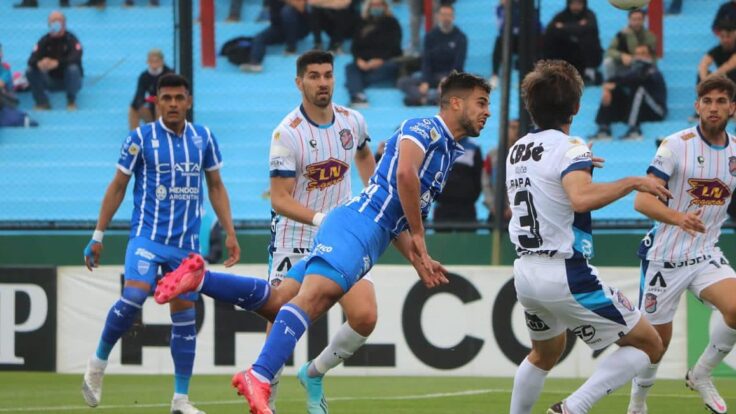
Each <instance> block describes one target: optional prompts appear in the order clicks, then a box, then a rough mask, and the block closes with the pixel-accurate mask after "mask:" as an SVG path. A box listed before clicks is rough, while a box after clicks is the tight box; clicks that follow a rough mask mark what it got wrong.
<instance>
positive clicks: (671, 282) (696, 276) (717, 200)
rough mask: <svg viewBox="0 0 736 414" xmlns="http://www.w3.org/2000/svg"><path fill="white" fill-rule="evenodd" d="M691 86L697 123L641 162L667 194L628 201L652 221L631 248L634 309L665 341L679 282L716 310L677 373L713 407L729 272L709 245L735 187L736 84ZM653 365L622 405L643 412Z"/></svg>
mask: <svg viewBox="0 0 736 414" xmlns="http://www.w3.org/2000/svg"><path fill="white" fill-rule="evenodd" d="M697 94H698V99H697V101H696V102H695V109H696V111H697V112H698V114H700V121H699V124H698V126H696V127H694V128H688V129H686V130H683V131H680V132H677V133H675V134H672V135H670V136H669V137H667V139H665V140H664V141H663V142H662V144H661V145H660V147H659V149H658V150H657V154H656V156H655V157H654V160H653V161H652V164H651V165H650V167H649V169H648V170H647V172H648V173H649V175H650V176H652V177H653V178H655V179H657V180H658V181H660V183H662V184H666V185H667V186H668V187H669V188H670V189H671V191H672V194H673V199H672V200H670V202H669V203H668V204H663V203H661V202H659V200H656V199H654V198H652V197H648V196H646V195H645V194H639V195H638V196H637V197H636V201H635V207H636V209H637V210H638V211H639V212H641V213H643V214H645V215H646V216H648V217H650V218H652V219H654V220H656V221H657V222H658V224H657V225H656V226H655V227H654V228H653V229H652V230H651V231H650V232H649V233H648V234H647V236H646V237H645V239H644V240H643V241H642V245H641V248H640V249H639V254H640V256H641V258H642V262H641V273H642V280H641V288H640V293H639V309H640V310H641V311H642V312H643V314H644V315H645V316H646V318H647V319H649V321H651V322H652V324H654V327H655V329H657V331H658V332H659V334H660V336H661V337H662V341H663V343H664V346H665V349H666V348H667V346H668V345H669V342H670V339H671V338H672V319H673V317H674V314H675V311H676V310H677V305H678V303H679V302H680V297H681V296H682V294H683V293H684V292H685V290H689V291H691V292H692V293H693V294H694V295H695V296H696V297H698V298H699V299H700V300H701V301H705V302H707V303H709V304H711V305H713V307H715V308H716V309H717V310H718V311H719V312H720V315H715V316H714V318H713V319H714V324H713V325H714V326H713V327H712V328H713V329H712V330H711V333H710V343H709V344H708V347H707V348H706V350H705V352H704V353H703V355H701V357H700V359H699V360H698V362H697V364H696V365H695V367H693V368H692V369H691V370H689V371H688V372H687V374H686V376H685V380H686V385H687V386H688V387H689V388H691V389H693V390H696V391H698V392H699V393H700V395H701V397H702V398H703V401H704V402H705V405H706V407H707V408H708V409H709V410H710V411H712V412H714V413H719V414H720V413H725V412H726V410H727V407H726V403H725V401H723V398H721V396H720V395H719V394H718V391H717V390H716V388H715V386H714V385H713V382H712V379H711V373H712V371H713V368H715V367H716V366H717V365H718V364H719V363H720V362H721V361H722V360H723V358H725V357H726V355H727V354H728V353H729V352H730V351H731V350H732V349H733V347H734V343H736V301H734V298H735V297H736V273H734V270H733V269H732V268H731V266H730V265H729V263H728V260H726V258H725V257H724V256H723V253H722V252H721V250H720V249H719V248H718V246H716V244H717V243H718V237H719V235H720V234H721V226H722V225H723V222H724V221H725V220H726V217H727V216H726V209H727V208H728V204H729V201H730V200H731V196H732V194H733V192H734V190H735V189H736V137H734V136H730V135H729V134H728V133H727V132H726V125H727V124H728V120H729V119H730V118H731V117H732V116H733V114H734V111H735V110H736V104H735V103H734V101H733V100H734V95H735V94H736V85H734V83H733V82H732V81H731V80H729V79H728V78H727V77H725V76H722V75H714V76H712V77H709V78H706V79H705V80H704V81H702V82H701V83H700V84H699V85H698V87H697ZM656 373H657V366H656V365H652V366H651V367H650V368H649V369H648V370H646V371H645V372H643V373H641V374H640V375H639V376H637V377H636V378H635V379H634V381H633V383H632V389H631V400H630V403H629V410H628V412H629V413H632V414H642V413H646V412H647V405H646V395H647V392H648V391H649V389H650V388H651V386H652V385H653V384H654V379H655V377H656Z"/></svg>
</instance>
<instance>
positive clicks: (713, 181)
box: [687, 178, 731, 206]
mask: <svg viewBox="0 0 736 414" xmlns="http://www.w3.org/2000/svg"><path fill="white" fill-rule="evenodd" d="M687 182H688V184H690V189H689V190H687V192H688V194H690V196H691V197H692V198H693V199H692V200H690V205H691V206H692V205H696V206H722V205H724V204H726V200H727V199H728V198H729V197H730V196H731V189H729V187H728V186H727V185H726V184H724V183H723V181H721V180H719V179H718V178H690V179H688V180H687Z"/></svg>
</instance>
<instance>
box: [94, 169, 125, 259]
mask: <svg viewBox="0 0 736 414" xmlns="http://www.w3.org/2000/svg"><path fill="white" fill-rule="evenodd" d="M129 182H130V176H129V175H127V174H125V173H123V172H122V171H120V170H116V171H115V177H113V179H112V181H111V182H110V185H108V186H107V190H106V191H105V197H104V198H103V199H102V206H101V207H100V215H99V217H98V218H97V225H96V226H95V233H97V232H100V233H102V232H104V231H105V229H107V226H108V224H110V220H112V216H114V215H115V212H116V211H118V208H119V207H120V203H122V202H123V199H124V198H125V190H126V189H127V188H128V183H129ZM89 247H90V250H91V251H92V258H90V257H89V256H87V255H85V256H84V264H85V265H86V266H87V269H89V270H90V271H92V268H93V267H97V266H99V264H100V255H101V254H102V248H103V245H102V240H101V239H100V240H99V241H98V242H97V243H92V244H90V246H89Z"/></svg>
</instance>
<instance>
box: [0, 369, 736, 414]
mask: <svg viewBox="0 0 736 414" xmlns="http://www.w3.org/2000/svg"><path fill="white" fill-rule="evenodd" d="M81 381H82V376H81V375H60V374H46V373H25V372H24V373H12V372H0V413H3V414H4V413H59V414H76V413H87V414H92V413H96V412H100V413H133V414H147V413H168V412H169V411H168V409H169V402H170V398H171V393H172V381H173V380H172V377H171V376H164V375H109V376H107V377H105V387H104V391H103V401H102V404H101V405H100V406H99V407H97V408H96V409H94V410H92V409H90V408H88V407H87V406H85V405H84V401H83V400H82V396H81V394H80V384H81ZM281 381H282V382H281V387H280V389H279V404H278V412H279V414H290V413H304V412H306V409H305V408H304V407H305V406H304V394H303V392H302V389H301V387H300V386H299V384H298V383H297V381H296V379H295V378H294V377H286V378H282V380H281ZM581 383H582V380H560V379H551V380H548V381H547V383H546V384H545V389H544V393H543V394H542V397H541V398H540V400H539V403H538V404H537V406H536V407H535V409H534V411H533V412H534V413H540V414H541V413H544V412H545V411H546V409H547V407H548V406H549V405H550V404H552V403H554V402H556V401H559V400H560V399H562V398H564V397H565V396H566V395H568V394H569V393H570V392H571V391H572V390H574V389H575V388H576V387H577V386H578V385H580V384H581ZM511 385H512V380H511V379H507V378H503V379H499V378H455V377H337V376H333V377H329V378H327V379H326V383H325V387H326V392H327V397H328V401H329V403H330V412H331V413H333V414H341V413H345V414H364V413H365V414H367V413H371V414H375V413H407V414H408V413H412V414H413V413H422V414H431V413H437V414H439V413H442V414H448V413H462V414H474V413H477V414H480V413H483V414H501V413H508V405H509V399H510V395H511ZM716 385H717V386H718V388H719V390H720V391H721V394H722V395H723V397H724V398H725V399H726V402H727V403H728V404H729V405H730V406H731V407H732V408H733V409H736V379H718V380H717V381H716ZM628 392H629V387H628V385H627V386H624V387H623V388H622V389H621V390H619V391H618V392H616V393H615V394H612V395H610V396H608V397H606V398H605V399H604V400H603V401H601V402H600V403H599V404H598V405H597V406H595V407H594V409H593V411H592V413H600V414H608V413H611V414H613V413H615V414H623V413H625V412H626V406H627V404H628V401H629V398H628ZM190 397H191V399H192V400H193V401H194V402H196V403H197V406H198V407H199V408H200V409H203V410H205V411H207V413H208V414H230V413H241V414H242V413H246V412H247V409H246V404H245V400H244V399H242V398H241V397H238V396H237V395H235V392H234V390H233V389H232V388H230V378H229V377H228V376H220V375H195V376H194V378H193V379H192V393H191V395H190ZM649 412H651V413H675V414H688V413H704V412H705V411H704V408H703V405H702V402H701V400H700V398H699V396H698V395H697V394H696V393H694V392H692V391H689V390H687V389H686V388H685V386H684V381H671V380H670V381H665V380H661V381H658V382H657V384H656V385H655V387H654V388H653V389H652V392H651V394H650V399H649Z"/></svg>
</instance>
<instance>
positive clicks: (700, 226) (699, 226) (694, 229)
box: [677, 208, 705, 236]
mask: <svg viewBox="0 0 736 414" xmlns="http://www.w3.org/2000/svg"><path fill="white" fill-rule="evenodd" d="M702 217H703V209H702V208H699V209H697V210H695V211H689V212H687V213H682V215H681V216H680V220H679V222H678V223H677V225H678V226H679V227H680V228H681V229H682V231H684V232H685V233H687V234H689V235H691V236H695V233H705V224H704V223H703V220H702Z"/></svg>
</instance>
